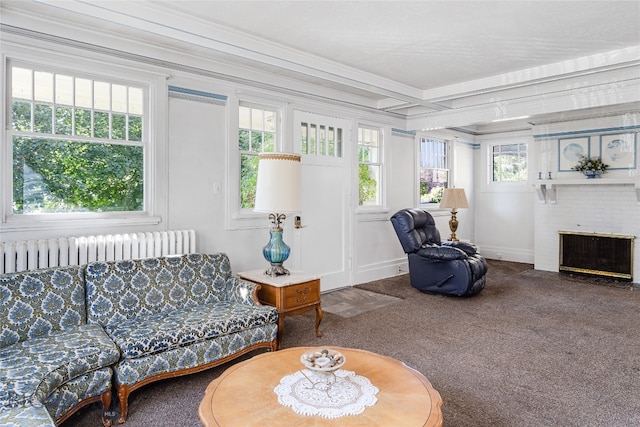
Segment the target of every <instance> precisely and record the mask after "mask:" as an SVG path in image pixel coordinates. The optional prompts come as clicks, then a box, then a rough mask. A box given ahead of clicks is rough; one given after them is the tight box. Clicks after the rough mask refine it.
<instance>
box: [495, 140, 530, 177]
mask: <svg viewBox="0 0 640 427" xmlns="http://www.w3.org/2000/svg"><path fill="white" fill-rule="evenodd" d="M507 145H517V146H518V154H519V153H520V149H519V147H520V146H521V145H524V146H525V147H526V148H525V151H524V153H525V156H526V157H525V160H526V164H527V170H526V172H525V177H524V179H519V180H517V181H496V180H495V179H494V176H493V170H494V159H495V156H494V148H495V147H504V146H507ZM487 154H488V156H489V157H488V161H487V164H488V170H487V174H488V176H487V179H488V181H489V182H490V183H491V185H519V184H522V183H525V184H526V183H527V182H528V181H529V176H528V175H529V173H530V170H529V169H530V165H529V159H530V155H529V144H528V143H527V142H524V141H513V142H507V141H504V142H495V143H492V144H490V145H489V147H488V150H487Z"/></svg>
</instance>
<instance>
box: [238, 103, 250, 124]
mask: <svg viewBox="0 0 640 427" xmlns="http://www.w3.org/2000/svg"><path fill="white" fill-rule="evenodd" d="M238 126H239V127H240V129H251V108H248V107H240V108H239V109H238Z"/></svg>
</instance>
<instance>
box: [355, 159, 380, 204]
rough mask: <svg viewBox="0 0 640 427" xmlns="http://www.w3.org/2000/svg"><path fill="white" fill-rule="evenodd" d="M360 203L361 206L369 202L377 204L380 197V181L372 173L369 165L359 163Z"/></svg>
mask: <svg viewBox="0 0 640 427" xmlns="http://www.w3.org/2000/svg"><path fill="white" fill-rule="evenodd" d="M358 182H359V183H360V191H359V195H360V197H359V204H360V206H362V205H365V204H367V202H369V203H373V204H375V203H376V202H377V197H378V182H377V181H376V179H375V177H374V176H373V175H372V173H371V169H370V167H369V165H359V181H358Z"/></svg>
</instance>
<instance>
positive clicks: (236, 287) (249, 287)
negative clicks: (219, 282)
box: [227, 276, 262, 306]
mask: <svg viewBox="0 0 640 427" xmlns="http://www.w3.org/2000/svg"><path fill="white" fill-rule="evenodd" d="M258 289H260V285H259V284H257V283H253V282H248V281H246V280H242V279H240V278H239V277H235V276H234V277H231V278H230V279H229V280H227V295H228V298H229V300H230V301H232V302H237V303H241V304H248V305H254V306H259V305H262V304H260V302H259V301H258Z"/></svg>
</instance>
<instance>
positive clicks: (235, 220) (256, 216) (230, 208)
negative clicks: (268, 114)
mask: <svg viewBox="0 0 640 427" xmlns="http://www.w3.org/2000/svg"><path fill="white" fill-rule="evenodd" d="M241 105H242V106H247V107H252V108H258V109H267V110H272V111H275V112H276V141H275V152H282V151H285V148H286V146H285V145H284V143H283V139H284V138H283V129H284V124H285V117H286V112H287V105H286V104H285V103H283V102H277V101H272V100H268V99H264V98H261V97H256V96H252V95H246V94H240V95H238V94H236V95H232V96H230V97H229V102H228V111H229V116H228V117H229V121H228V124H229V125H228V137H227V153H228V155H227V195H228V197H227V199H226V200H227V221H226V223H227V229H228V230H238V229H254V228H261V227H264V224H265V219H264V214H263V213H258V212H253V210H251V209H243V208H241V206H240V203H241V188H240V186H241V180H240V154H241V152H240V147H239V146H238V132H239V130H240V119H239V115H240V113H239V110H240V106H241Z"/></svg>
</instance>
